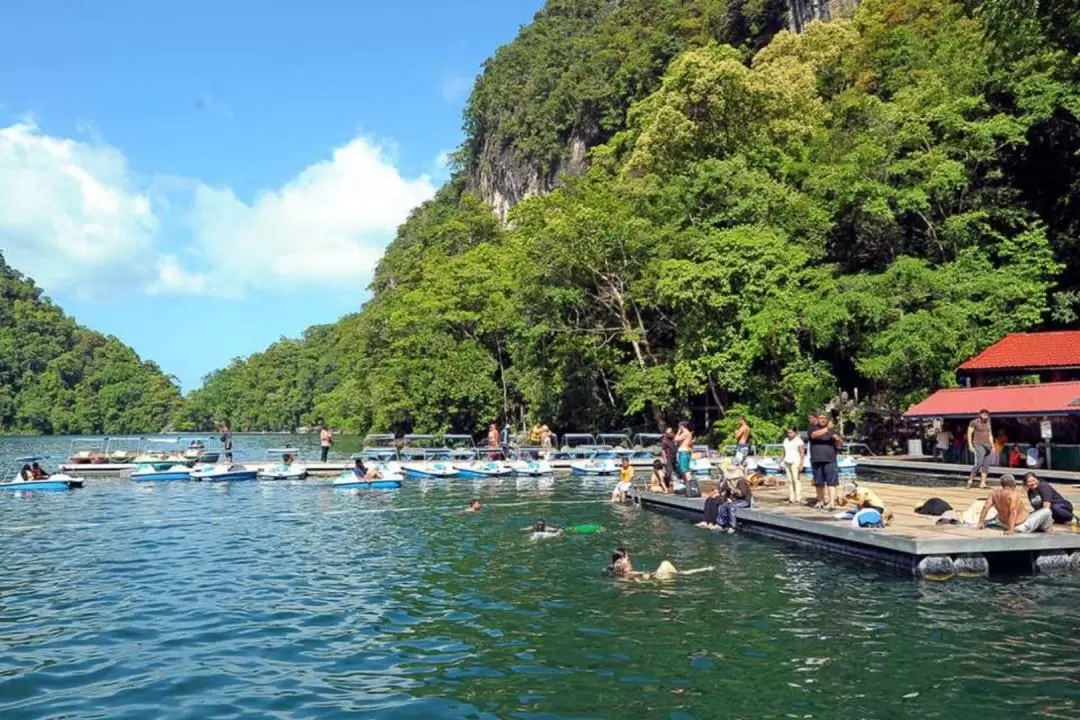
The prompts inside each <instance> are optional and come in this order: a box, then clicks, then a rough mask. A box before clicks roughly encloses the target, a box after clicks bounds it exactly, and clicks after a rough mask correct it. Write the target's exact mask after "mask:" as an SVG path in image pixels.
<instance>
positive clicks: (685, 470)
mask: <svg viewBox="0 0 1080 720" xmlns="http://www.w3.org/2000/svg"><path fill="white" fill-rule="evenodd" d="M675 444H676V445H677V446H678V448H679V450H678V453H677V454H676V460H677V461H678V464H679V474H680V475H682V476H683V481H684V482H685V481H686V478H689V477H690V462H691V461H692V460H693V459H694V433H693V431H692V430H691V429H690V423H689V422H687V421H686V420H683V421H682V422H680V423H679V431H678V432H676V433H675Z"/></svg>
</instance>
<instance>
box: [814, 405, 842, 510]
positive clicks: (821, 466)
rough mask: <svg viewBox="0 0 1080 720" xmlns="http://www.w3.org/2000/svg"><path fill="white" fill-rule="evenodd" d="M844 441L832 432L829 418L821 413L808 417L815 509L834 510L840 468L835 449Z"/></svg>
mask: <svg viewBox="0 0 1080 720" xmlns="http://www.w3.org/2000/svg"><path fill="white" fill-rule="evenodd" d="M843 442H844V439H843V438H842V437H840V436H839V435H837V434H836V433H834V432H833V431H832V427H831V422H830V421H829V416H828V415H826V414H825V413H823V412H819V413H818V414H817V415H811V416H810V428H809V430H808V431H807V441H806V444H807V447H808V449H809V454H810V467H811V469H812V470H813V472H814V492H815V493H816V495H817V503H815V504H814V507H815V508H818V509H825V510H835V509H836V492H837V488H838V487H839V485H840V468H839V467H837V465H836V448H837V447H838V446H839V445H841V444H842V443H843Z"/></svg>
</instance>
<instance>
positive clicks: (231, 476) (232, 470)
mask: <svg viewBox="0 0 1080 720" xmlns="http://www.w3.org/2000/svg"><path fill="white" fill-rule="evenodd" d="M257 476H258V472H256V471H255V470H250V469H248V468H247V466H245V465H203V466H202V467H198V468H196V469H195V470H192V471H191V479H192V480H204V481H206V482H243V481H245V480H254V479H255V478H256V477H257Z"/></svg>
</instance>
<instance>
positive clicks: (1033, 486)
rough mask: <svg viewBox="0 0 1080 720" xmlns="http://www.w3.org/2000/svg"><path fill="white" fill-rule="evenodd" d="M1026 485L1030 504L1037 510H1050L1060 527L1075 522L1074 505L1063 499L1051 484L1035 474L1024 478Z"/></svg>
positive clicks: (1029, 474)
mask: <svg viewBox="0 0 1080 720" xmlns="http://www.w3.org/2000/svg"><path fill="white" fill-rule="evenodd" d="M1024 485H1026V486H1027V491H1028V502H1030V503H1031V507H1032V508H1034V509H1035V510H1040V509H1042V508H1050V514H1051V515H1052V516H1053V518H1054V522H1055V523H1057V524H1058V525H1065V524H1067V523H1071V522H1072V521H1073V506H1072V503H1071V502H1069V501H1068V500H1066V499H1065V498H1064V497H1062V495H1061V493H1059V492H1058V491H1057V488H1055V487H1054V486H1053V485H1051V484H1050V483H1048V482H1046V481H1045V480H1040V479H1039V478H1038V476H1037V475H1036V474H1035V473H1030V472H1029V473H1028V474H1027V475H1025V476H1024Z"/></svg>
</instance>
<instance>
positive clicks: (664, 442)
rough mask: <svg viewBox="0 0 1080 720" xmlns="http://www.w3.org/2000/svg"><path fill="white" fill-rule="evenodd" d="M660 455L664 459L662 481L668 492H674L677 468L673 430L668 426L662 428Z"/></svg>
mask: <svg viewBox="0 0 1080 720" xmlns="http://www.w3.org/2000/svg"><path fill="white" fill-rule="evenodd" d="M660 455H661V456H662V458H663V460H664V482H665V483H667V489H668V492H675V475H676V473H677V472H678V468H677V466H676V465H675V430H674V429H673V428H671V427H670V426H668V427H666V428H664V437H662V438H661V439H660Z"/></svg>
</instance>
